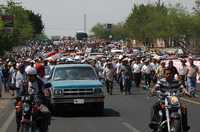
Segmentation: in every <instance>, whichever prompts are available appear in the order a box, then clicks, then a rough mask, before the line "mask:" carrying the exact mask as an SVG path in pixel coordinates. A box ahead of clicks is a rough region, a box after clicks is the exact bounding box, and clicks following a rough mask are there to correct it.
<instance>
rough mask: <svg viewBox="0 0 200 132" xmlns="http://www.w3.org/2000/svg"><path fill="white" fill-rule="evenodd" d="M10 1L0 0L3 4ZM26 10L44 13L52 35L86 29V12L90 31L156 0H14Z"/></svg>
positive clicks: (185, 1) (186, 2) (187, 3)
mask: <svg viewBox="0 0 200 132" xmlns="http://www.w3.org/2000/svg"><path fill="white" fill-rule="evenodd" d="M5 1H7V0H0V4H2V3H5ZM15 1H18V2H21V3H22V5H23V6H24V7H25V8H26V9H30V10H33V11H34V12H36V13H40V14H41V15H42V19H43V21H44V24H45V33H46V34H47V35H48V36H52V35H62V36H63V35H73V36H74V34H75V32H76V31H80V30H82V31H83V26H84V24H83V23H84V19H83V18H84V17H83V16H84V14H86V15H87V31H88V32H89V31H90V30H91V28H92V26H94V25H95V24H96V23H98V22H100V23H118V22H121V21H124V20H125V19H126V18H127V16H128V15H129V14H130V12H131V9H132V5H133V2H134V3H135V4H141V3H152V2H155V0H15ZM161 1H165V2H166V3H171V4H175V3H176V2H180V3H182V5H183V6H184V7H186V8H188V9H190V8H191V7H192V6H193V5H194V0H161Z"/></svg>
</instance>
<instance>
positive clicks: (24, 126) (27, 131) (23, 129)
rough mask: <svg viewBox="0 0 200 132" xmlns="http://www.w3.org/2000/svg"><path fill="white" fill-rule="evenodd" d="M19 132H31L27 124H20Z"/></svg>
mask: <svg viewBox="0 0 200 132" xmlns="http://www.w3.org/2000/svg"><path fill="white" fill-rule="evenodd" d="M20 132H31V128H30V126H29V125H27V124H22V125H21V128H20Z"/></svg>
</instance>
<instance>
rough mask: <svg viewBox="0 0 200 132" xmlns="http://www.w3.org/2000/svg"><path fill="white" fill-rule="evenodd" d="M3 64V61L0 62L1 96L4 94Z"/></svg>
mask: <svg viewBox="0 0 200 132" xmlns="http://www.w3.org/2000/svg"><path fill="white" fill-rule="evenodd" d="M1 64H2V62H0V97H1V96H2V89H3V72H2V67H1Z"/></svg>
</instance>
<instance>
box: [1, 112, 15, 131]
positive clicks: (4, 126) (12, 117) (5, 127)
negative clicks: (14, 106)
mask: <svg viewBox="0 0 200 132" xmlns="http://www.w3.org/2000/svg"><path fill="white" fill-rule="evenodd" d="M14 117H15V110H13V111H12V113H11V114H10V116H9V117H8V118H7V120H6V121H5V122H4V124H3V125H2V127H1V128H0V132H7V129H8V127H9V125H10V124H11V122H12V121H13V119H14Z"/></svg>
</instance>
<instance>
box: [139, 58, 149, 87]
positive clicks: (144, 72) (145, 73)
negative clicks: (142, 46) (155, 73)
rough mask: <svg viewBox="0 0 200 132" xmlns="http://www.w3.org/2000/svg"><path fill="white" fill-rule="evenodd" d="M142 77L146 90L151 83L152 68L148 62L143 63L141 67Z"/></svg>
mask: <svg viewBox="0 0 200 132" xmlns="http://www.w3.org/2000/svg"><path fill="white" fill-rule="evenodd" d="M141 72H142V75H143V76H144V88H145V89H148V88H149V86H150V83H151V73H152V67H151V65H150V64H149V60H145V61H144V65H143V67H142V70H141Z"/></svg>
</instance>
